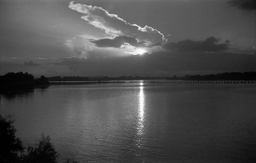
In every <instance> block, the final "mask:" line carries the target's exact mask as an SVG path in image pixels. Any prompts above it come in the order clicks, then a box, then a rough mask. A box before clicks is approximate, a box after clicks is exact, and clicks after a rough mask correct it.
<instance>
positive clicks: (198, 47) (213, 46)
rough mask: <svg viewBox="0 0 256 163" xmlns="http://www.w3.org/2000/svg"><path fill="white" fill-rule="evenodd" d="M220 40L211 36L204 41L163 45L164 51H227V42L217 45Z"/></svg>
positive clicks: (186, 41)
mask: <svg viewBox="0 0 256 163" xmlns="http://www.w3.org/2000/svg"><path fill="white" fill-rule="evenodd" d="M219 42H220V39H217V38H215V37H213V36H211V37H209V38H207V39H205V40H204V41H192V40H184V41H179V42H177V43H174V42H169V43H167V44H165V45H164V48H165V49H166V50H170V51H178V52H217V51H224V50H226V49H228V46H229V43H230V41H229V40H226V41H225V43H221V44H218V43H219Z"/></svg>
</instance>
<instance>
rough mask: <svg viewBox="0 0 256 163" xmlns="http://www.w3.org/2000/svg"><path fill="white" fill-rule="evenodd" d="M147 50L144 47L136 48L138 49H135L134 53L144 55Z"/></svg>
mask: <svg viewBox="0 0 256 163" xmlns="http://www.w3.org/2000/svg"><path fill="white" fill-rule="evenodd" d="M146 52H147V50H146V49H143V48H136V49H135V50H134V55H143V54H145V53H146Z"/></svg>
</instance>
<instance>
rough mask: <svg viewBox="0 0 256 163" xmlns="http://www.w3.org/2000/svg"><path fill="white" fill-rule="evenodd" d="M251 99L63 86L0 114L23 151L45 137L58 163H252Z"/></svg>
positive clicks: (230, 93) (188, 87)
mask: <svg viewBox="0 0 256 163" xmlns="http://www.w3.org/2000/svg"><path fill="white" fill-rule="evenodd" d="M255 97H256V86H255V85H221V84H168V83H151V84H150V83H148V84H143V83H124V84H95V85H63V86H50V87H49V88H47V89H45V90H40V89H36V90H35V91H34V92H32V93H29V94H26V95H24V96H18V97H15V98H13V99H6V98H4V97H1V101H0V113H1V114H3V115H7V114H12V115H13V116H14V119H16V122H15V127H16V129H17V136H18V137H20V138H21V139H22V141H23V142H24V144H25V145H30V144H34V142H35V141H36V140H38V139H39V138H40V136H41V134H42V133H44V134H45V135H49V136H50V137H51V139H52V142H53V144H54V146H55V147H56V150H57V151H58V152H59V153H60V154H61V155H60V160H63V159H66V158H74V159H75V160H77V161H79V162H111V163H115V162H162V163H165V162H211V161H212V162H218V161H221V162H246V161H247V162H250V161H255V156H254V154H255V153H256V130H255V127H256V120H255V118H256V98H255Z"/></svg>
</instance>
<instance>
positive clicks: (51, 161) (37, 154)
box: [22, 135, 59, 163]
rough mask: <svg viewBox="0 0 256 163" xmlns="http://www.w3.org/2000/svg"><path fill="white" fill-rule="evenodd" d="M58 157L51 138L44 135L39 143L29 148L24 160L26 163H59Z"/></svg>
mask: <svg viewBox="0 0 256 163" xmlns="http://www.w3.org/2000/svg"><path fill="white" fill-rule="evenodd" d="M58 156H59V154H58V153H57V152H56V151H55V148H54V146H53V145H52V143H51V139H50V137H49V136H46V137H45V136H44V135H42V137H41V140H40V141H39V143H37V144H35V146H34V147H33V146H29V147H28V149H27V153H26V154H24V155H23V156H22V158H23V160H24V161H25V162H26V163H46V162H47V163H57V158H58Z"/></svg>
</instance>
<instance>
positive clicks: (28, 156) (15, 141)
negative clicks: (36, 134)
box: [0, 115, 76, 163]
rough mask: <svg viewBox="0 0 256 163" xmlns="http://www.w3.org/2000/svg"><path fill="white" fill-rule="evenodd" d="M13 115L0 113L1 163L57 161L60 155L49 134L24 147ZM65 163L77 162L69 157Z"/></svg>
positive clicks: (55, 162)
mask: <svg viewBox="0 0 256 163" xmlns="http://www.w3.org/2000/svg"><path fill="white" fill-rule="evenodd" d="M13 123H14V121H13V119H12V117H11V116H8V117H5V118H4V117H2V116H1V115H0V163H57V162H58V161H57V159H58V157H59V154H58V152H57V151H56V150H55V148H54V146H53V144H52V143H51V139H50V137H49V136H44V135H42V137H41V139H40V141H39V142H38V143H36V144H35V145H33V146H29V147H27V148H25V147H23V145H22V141H21V140H20V139H19V138H17V137H16V135H15V133H16V129H15V128H14V126H13ZM64 163H76V161H74V160H73V159H67V160H66V161H65V162H64Z"/></svg>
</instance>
